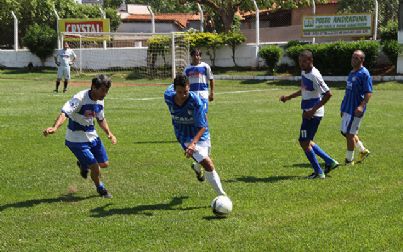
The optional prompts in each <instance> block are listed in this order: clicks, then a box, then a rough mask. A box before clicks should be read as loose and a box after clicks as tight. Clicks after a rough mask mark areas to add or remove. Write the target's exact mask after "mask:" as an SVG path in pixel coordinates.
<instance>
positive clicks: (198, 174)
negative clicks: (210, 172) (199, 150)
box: [190, 163, 206, 182]
mask: <svg viewBox="0 0 403 252" xmlns="http://www.w3.org/2000/svg"><path fill="white" fill-rule="evenodd" d="M197 166H198V165H197V163H193V164H192V165H191V166H190V167H191V168H192V170H193V171H194V172H195V173H196V178H197V180H199V181H200V182H203V181H204V180H205V179H206V178H205V177H204V171H203V169H202V168H200V167H197Z"/></svg>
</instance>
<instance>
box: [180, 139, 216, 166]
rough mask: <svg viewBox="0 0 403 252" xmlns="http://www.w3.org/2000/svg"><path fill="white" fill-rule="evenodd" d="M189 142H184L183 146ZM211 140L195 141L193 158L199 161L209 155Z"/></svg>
mask: <svg viewBox="0 0 403 252" xmlns="http://www.w3.org/2000/svg"><path fill="white" fill-rule="evenodd" d="M189 144H190V143H185V146H186V147H187V146H189ZM210 151H211V142H210V139H209V140H206V141H201V142H198V143H196V149H195V151H194V152H193V158H194V159H195V160H196V161H197V162H198V163H200V162H201V161H203V160H204V159H206V158H208V157H209V156H210Z"/></svg>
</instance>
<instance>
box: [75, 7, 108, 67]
mask: <svg viewBox="0 0 403 252" xmlns="http://www.w3.org/2000/svg"><path fill="white" fill-rule="evenodd" d="M99 11H100V12H101V16H102V18H103V19H106V14H105V11H104V10H102V8H101V7H99ZM80 38H81V37H80ZM103 45H104V50H106V40H104V41H103ZM80 74H81V73H80Z"/></svg>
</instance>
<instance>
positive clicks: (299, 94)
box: [280, 90, 301, 102]
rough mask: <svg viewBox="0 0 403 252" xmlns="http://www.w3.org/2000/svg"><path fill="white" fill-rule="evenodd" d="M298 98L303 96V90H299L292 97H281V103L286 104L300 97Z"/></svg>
mask: <svg viewBox="0 0 403 252" xmlns="http://www.w3.org/2000/svg"><path fill="white" fill-rule="evenodd" d="M298 96H301V90H298V91H297V92H295V93H292V94H290V95H282V96H281V97H280V101H282V102H286V101H288V100H291V99H293V98H295V97H298Z"/></svg>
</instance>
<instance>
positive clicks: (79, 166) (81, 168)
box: [77, 161, 88, 179]
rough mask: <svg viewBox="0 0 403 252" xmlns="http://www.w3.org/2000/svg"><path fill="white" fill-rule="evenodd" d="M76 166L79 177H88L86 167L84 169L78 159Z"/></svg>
mask: <svg viewBox="0 0 403 252" xmlns="http://www.w3.org/2000/svg"><path fill="white" fill-rule="evenodd" d="M77 166H78V168H80V175H81V177H83V178H84V179H86V178H87V177H88V169H85V168H83V167H82V166H81V164H80V161H77Z"/></svg>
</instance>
